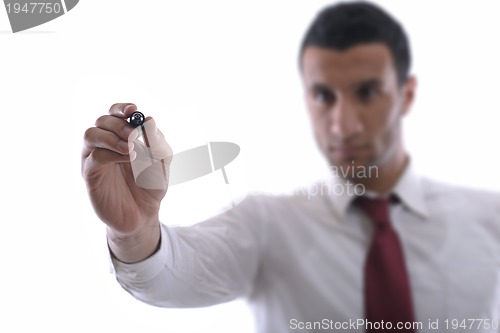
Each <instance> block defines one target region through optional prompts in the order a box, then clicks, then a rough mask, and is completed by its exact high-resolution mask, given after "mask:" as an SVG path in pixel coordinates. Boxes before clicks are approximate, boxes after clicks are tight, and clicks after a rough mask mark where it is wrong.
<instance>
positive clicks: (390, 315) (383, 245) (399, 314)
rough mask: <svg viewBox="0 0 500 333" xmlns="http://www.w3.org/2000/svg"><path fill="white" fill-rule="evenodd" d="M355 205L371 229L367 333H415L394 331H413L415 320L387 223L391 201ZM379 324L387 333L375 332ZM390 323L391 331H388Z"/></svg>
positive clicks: (398, 246) (365, 201)
mask: <svg viewBox="0 0 500 333" xmlns="http://www.w3.org/2000/svg"><path fill="white" fill-rule="evenodd" d="M356 204H357V205H358V206H359V207H361V208H362V209H363V210H364V211H365V213H366V214H367V215H368V216H369V217H370V218H371V220H372V221H373V226H374V235H373V240H372V243H371V246H370V249H369V251H368V256H367V258H366V263H365V281H364V282H365V312H366V320H367V321H368V323H371V324H372V325H369V324H368V325H367V332H382V331H385V332H387V331H390V332H415V330H413V329H411V328H410V329H405V328H404V326H403V328H402V329H398V327H397V325H398V323H403V324H404V323H406V325H407V327H412V325H411V324H412V323H414V322H415V319H414V312H413V303H412V299H411V290H410V283H409V280H408V274H407V271H406V266H405V260H404V255H403V250H402V247H401V243H400V242H399V237H398V235H397V234H396V232H395V231H394V229H393V228H392V226H391V222H390V219H389V204H390V199H371V198H367V197H358V198H357V199H356ZM382 321H383V322H384V325H385V328H386V329H385V330H380V328H379V329H376V327H377V326H376V325H379V324H381V323H382ZM389 322H390V323H391V324H392V329H387V328H389V327H388V325H389V324H388V323H389ZM399 325H400V324H399Z"/></svg>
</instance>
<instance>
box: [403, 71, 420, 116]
mask: <svg viewBox="0 0 500 333" xmlns="http://www.w3.org/2000/svg"><path fill="white" fill-rule="evenodd" d="M416 89H417V78H416V77H415V76H409V77H408V78H407V79H406V82H405V83H404V84H403V87H402V91H401V93H402V94H403V95H402V97H403V107H402V109H401V115H402V116H404V115H407V114H408V113H409V112H410V108H411V106H412V104H413V101H414V100H415V93H416Z"/></svg>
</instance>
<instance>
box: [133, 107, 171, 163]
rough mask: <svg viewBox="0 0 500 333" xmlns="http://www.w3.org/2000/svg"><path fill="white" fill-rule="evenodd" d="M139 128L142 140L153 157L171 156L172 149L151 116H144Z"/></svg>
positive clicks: (163, 157) (164, 157)
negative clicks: (143, 121)
mask: <svg viewBox="0 0 500 333" xmlns="http://www.w3.org/2000/svg"><path fill="white" fill-rule="evenodd" d="M141 130H142V131H143V133H142V134H143V136H144V142H145V143H147V144H148V146H149V147H148V148H149V149H150V150H151V153H152V155H153V157H154V158H157V159H166V158H169V157H171V156H172V149H171V148H170V146H169V145H168V143H167V141H166V140H165V137H164V135H163V133H162V132H161V131H160V130H159V129H158V127H157V126H156V122H155V121H154V119H153V118H152V117H147V118H146V122H145V123H144V125H143V126H142V127H141ZM146 141H147V142H146Z"/></svg>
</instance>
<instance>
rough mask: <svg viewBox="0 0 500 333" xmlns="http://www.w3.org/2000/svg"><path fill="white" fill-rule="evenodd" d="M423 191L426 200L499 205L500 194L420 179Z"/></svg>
mask: <svg viewBox="0 0 500 333" xmlns="http://www.w3.org/2000/svg"><path fill="white" fill-rule="evenodd" d="M422 184H423V189H424V193H425V195H426V197H427V198H428V199H442V198H448V199H455V200H460V201H467V202H469V203H478V204H481V203H485V204H493V205H494V204H496V205H499V204H500V192H495V191H490V190H485V189H477V188H472V187H466V186H461V185H454V184H450V183H445V182H441V181H437V180H435V179H431V178H426V177H423V178H422Z"/></svg>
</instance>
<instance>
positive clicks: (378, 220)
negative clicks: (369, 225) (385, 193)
mask: <svg viewBox="0 0 500 333" xmlns="http://www.w3.org/2000/svg"><path fill="white" fill-rule="evenodd" d="M393 200H394V199H393V197H389V198H369V197H365V196H360V197H357V198H356V200H355V204H356V205H357V206H358V207H360V208H361V209H362V210H363V211H364V212H365V213H366V215H368V217H370V219H371V220H372V222H373V223H374V224H375V225H376V226H377V227H378V228H379V229H385V228H386V227H389V226H390V219H389V205H390V203H391V201H393Z"/></svg>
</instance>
